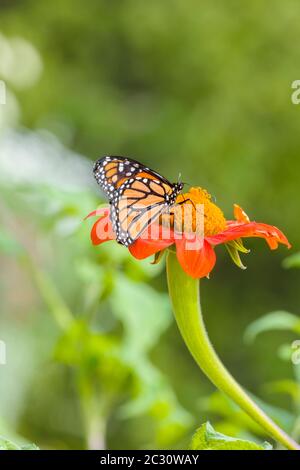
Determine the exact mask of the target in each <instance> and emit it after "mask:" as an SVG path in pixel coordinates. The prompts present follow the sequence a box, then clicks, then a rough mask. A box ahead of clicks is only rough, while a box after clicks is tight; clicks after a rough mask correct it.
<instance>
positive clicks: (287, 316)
mask: <svg viewBox="0 0 300 470" xmlns="http://www.w3.org/2000/svg"><path fill="white" fill-rule="evenodd" d="M271 330H289V331H293V332H295V333H300V318H299V317H297V315H294V314H292V313H289V312H285V311H284V310H278V311H275V312H271V313H268V314H267V315H264V316H263V317H261V318H259V319H258V320H255V321H254V322H253V323H250V325H249V326H248V327H247V329H246V331H245V335H244V338H245V341H246V342H247V343H251V342H253V341H254V340H255V338H256V336H257V335H258V334H260V333H263V332H265V331H271Z"/></svg>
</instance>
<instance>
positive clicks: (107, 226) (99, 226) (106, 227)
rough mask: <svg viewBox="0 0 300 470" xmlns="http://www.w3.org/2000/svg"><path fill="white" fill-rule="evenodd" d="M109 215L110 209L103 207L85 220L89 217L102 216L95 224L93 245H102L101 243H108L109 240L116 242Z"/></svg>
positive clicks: (92, 232)
mask: <svg viewBox="0 0 300 470" xmlns="http://www.w3.org/2000/svg"><path fill="white" fill-rule="evenodd" d="M109 213H110V211H109V207H103V208H101V209H97V210H95V211H93V212H91V213H90V214H88V215H87V216H86V217H85V219H88V218H89V217H93V216H95V215H98V216H100V218H99V219H98V220H96V222H95V223H94V225H93V227H92V230H91V240H92V243H93V245H100V243H103V242H106V241H108V240H114V239H115V238H116V237H115V234H114V232H113V229H112V225H111V221H110V218H109Z"/></svg>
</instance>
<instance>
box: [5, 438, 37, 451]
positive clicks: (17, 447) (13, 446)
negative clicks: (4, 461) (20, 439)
mask: <svg viewBox="0 0 300 470" xmlns="http://www.w3.org/2000/svg"><path fill="white" fill-rule="evenodd" d="M0 450H39V448H38V447H37V446H36V445H35V444H24V445H21V446H20V445H18V444H15V443H13V442H11V441H9V440H7V439H4V438H3V437H0Z"/></svg>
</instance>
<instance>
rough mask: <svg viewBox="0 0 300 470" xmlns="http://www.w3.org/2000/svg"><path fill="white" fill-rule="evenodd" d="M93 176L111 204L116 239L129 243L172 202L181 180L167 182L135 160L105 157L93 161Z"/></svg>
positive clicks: (123, 243) (171, 204)
mask: <svg viewBox="0 0 300 470" xmlns="http://www.w3.org/2000/svg"><path fill="white" fill-rule="evenodd" d="M94 176H95V178H96V181H97V182H98V184H99V186H100V188H101V189H102V190H103V192H104V193H105V194H106V196H107V197H108V199H109V203H110V205H111V214H110V216H111V221H112V225H113V230H114V232H115V234H116V239H117V241H118V242H119V243H121V244H122V245H125V246H129V245H131V244H132V243H133V242H134V241H135V240H136V239H137V238H138V237H139V236H140V235H141V234H142V233H143V232H144V230H145V229H146V228H147V227H148V226H149V225H150V224H152V223H153V222H154V221H155V220H157V219H158V218H159V217H160V215H161V214H162V213H164V212H167V211H169V209H170V208H171V207H172V206H173V205H174V204H175V202H176V198H177V196H178V194H179V193H180V191H181V190H182V188H183V183H181V182H178V183H174V184H172V183H170V182H169V181H168V180H167V179H166V178H164V177H163V176H161V175H160V174H159V173H157V172H155V171H153V170H151V169H150V168H148V167H146V166H144V165H143V164H141V163H139V162H138V161H136V160H133V159H130V158H127V157H119V156H105V157H102V158H100V159H99V160H97V161H96V163H95V165H94Z"/></svg>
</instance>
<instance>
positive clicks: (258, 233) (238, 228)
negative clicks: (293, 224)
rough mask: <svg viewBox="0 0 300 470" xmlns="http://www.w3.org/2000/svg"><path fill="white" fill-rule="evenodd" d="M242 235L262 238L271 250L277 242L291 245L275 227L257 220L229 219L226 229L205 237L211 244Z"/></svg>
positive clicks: (218, 243) (224, 241)
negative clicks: (242, 221) (239, 220)
mask: <svg viewBox="0 0 300 470" xmlns="http://www.w3.org/2000/svg"><path fill="white" fill-rule="evenodd" d="M243 237H259V238H264V239H265V240H266V241H267V243H268V245H269V247H270V248H271V249H272V250H274V249H276V248H277V247H278V244H279V243H282V244H283V245H286V246H287V247H288V248H290V247H291V245H290V243H289V241H288V239H287V238H286V236H285V235H284V234H283V233H282V232H281V231H280V230H279V229H278V228H277V227H274V226H273V225H267V224H262V223H258V222H249V223H240V222H236V221H229V222H228V223H227V229H226V230H224V231H223V232H221V233H218V234H217V235H212V236H209V237H206V238H207V240H208V241H209V243H211V244H212V245H220V244H221V243H227V242H229V241H231V240H235V239H236V238H243Z"/></svg>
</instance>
